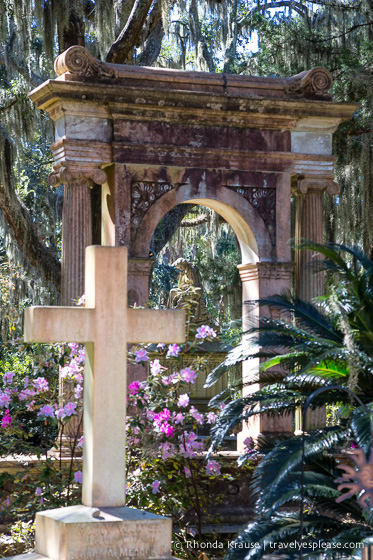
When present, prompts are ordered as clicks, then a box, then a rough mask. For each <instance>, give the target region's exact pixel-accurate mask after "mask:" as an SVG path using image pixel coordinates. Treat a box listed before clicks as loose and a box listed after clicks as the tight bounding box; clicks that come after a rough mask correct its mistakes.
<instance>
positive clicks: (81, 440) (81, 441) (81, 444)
mask: <svg viewBox="0 0 373 560" xmlns="http://www.w3.org/2000/svg"><path fill="white" fill-rule="evenodd" d="M83 444H84V436H81V437H80V439H79V441H78V443H77V444H76V446H77V447H83Z"/></svg>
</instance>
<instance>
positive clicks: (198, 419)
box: [190, 406, 204, 426]
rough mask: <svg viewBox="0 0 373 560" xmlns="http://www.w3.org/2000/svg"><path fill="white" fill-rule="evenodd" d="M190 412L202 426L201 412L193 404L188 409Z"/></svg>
mask: <svg viewBox="0 0 373 560" xmlns="http://www.w3.org/2000/svg"><path fill="white" fill-rule="evenodd" d="M190 413H191V415H192V416H193V418H194V420H195V421H196V422H197V424H200V425H201V426H202V424H203V421H204V418H203V414H200V413H199V412H198V410H197V409H196V408H195V407H194V406H192V408H191V409H190Z"/></svg>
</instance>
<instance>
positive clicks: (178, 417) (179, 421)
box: [174, 412, 184, 424]
mask: <svg viewBox="0 0 373 560" xmlns="http://www.w3.org/2000/svg"><path fill="white" fill-rule="evenodd" d="M174 422H175V424H182V423H183V422H184V414H183V413H182V412H179V413H178V414H176V415H175V416H174Z"/></svg>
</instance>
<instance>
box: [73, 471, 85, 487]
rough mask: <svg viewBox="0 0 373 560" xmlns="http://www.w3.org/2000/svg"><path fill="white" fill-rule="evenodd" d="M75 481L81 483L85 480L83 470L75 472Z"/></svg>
mask: <svg viewBox="0 0 373 560" xmlns="http://www.w3.org/2000/svg"><path fill="white" fill-rule="evenodd" d="M74 482H77V483H78V484H81V483H82V482H83V473H82V471H76V472H75V473H74Z"/></svg>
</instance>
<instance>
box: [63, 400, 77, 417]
mask: <svg viewBox="0 0 373 560" xmlns="http://www.w3.org/2000/svg"><path fill="white" fill-rule="evenodd" d="M63 409H64V411H65V412H66V416H72V415H73V414H77V412H76V403H72V402H68V403H67V404H65V406H64V407H63Z"/></svg>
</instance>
